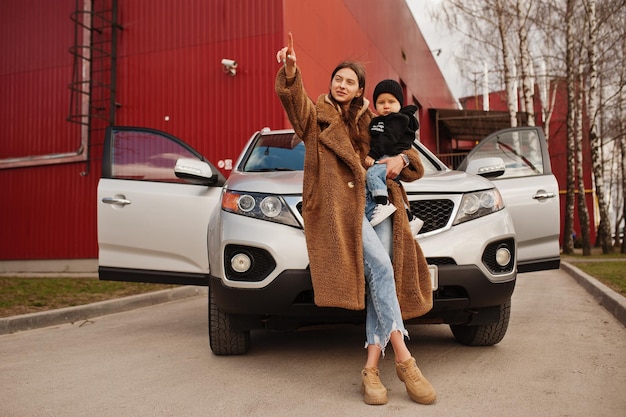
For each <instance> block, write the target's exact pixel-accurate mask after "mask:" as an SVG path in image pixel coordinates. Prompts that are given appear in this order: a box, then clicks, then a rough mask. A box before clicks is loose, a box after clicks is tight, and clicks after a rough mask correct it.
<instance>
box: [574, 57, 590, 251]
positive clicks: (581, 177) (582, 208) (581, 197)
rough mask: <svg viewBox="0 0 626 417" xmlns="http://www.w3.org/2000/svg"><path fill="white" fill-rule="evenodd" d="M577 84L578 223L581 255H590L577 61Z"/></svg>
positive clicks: (580, 70)
mask: <svg viewBox="0 0 626 417" xmlns="http://www.w3.org/2000/svg"><path fill="white" fill-rule="evenodd" d="M577 76H578V82H577V83H576V84H575V85H574V90H575V91H574V94H575V97H576V103H575V104H574V108H575V109H576V110H575V112H576V113H575V115H574V136H575V137H576V186H577V188H578V199H577V200H576V201H577V207H578V223H579V226H580V238H581V245H582V248H583V255H584V256H589V255H591V236H590V233H589V232H590V230H589V209H588V208H587V191H586V190H587V187H585V172H584V169H583V167H584V157H583V154H584V153H583V147H584V144H583V119H584V104H583V102H584V99H583V98H584V94H583V91H582V88H583V86H584V85H585V83H584V71H583V62H582V60H579V66H578V74H577Z"/></svg>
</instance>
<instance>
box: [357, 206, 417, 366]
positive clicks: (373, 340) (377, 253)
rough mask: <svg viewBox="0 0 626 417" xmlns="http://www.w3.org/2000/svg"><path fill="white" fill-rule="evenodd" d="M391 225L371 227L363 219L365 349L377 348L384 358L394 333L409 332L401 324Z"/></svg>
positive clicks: (386, 223) (405, 334)
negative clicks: (394, 272) (394, 273)
mask: <svg viewBox="0 0 626 417" xmlns="http://www.w3.org/2000/svg"><path fill="white" fill-rule="evenodd" d="M391 254H392V221H391V217H390V218H387V219H385V220H384V221H383V222H382V223H380V224H379V225H377V226H376V227H372V226H371V225H370V222H369V221H367V218H364V219H363V263H364V265H365V283H366V286H367V287H366V296H367V301H366V319H365V334H366V337H367V341H366V342H365V347H366V348H367V346H369V345H378V346H380V348H381V351H382V354H383V356H384V355H385V347H386V346H387V343H389V338H390V337H391V333H392V332H394V331H400V332H402V334H403V335H404V336H408V332H407V330H406V329H405V327H404V323H403V322H402V313H401V312H400V303H399V302H398V296H397V294H396V283H395V281H394V277H393V265H392V264H391Z"/></svg>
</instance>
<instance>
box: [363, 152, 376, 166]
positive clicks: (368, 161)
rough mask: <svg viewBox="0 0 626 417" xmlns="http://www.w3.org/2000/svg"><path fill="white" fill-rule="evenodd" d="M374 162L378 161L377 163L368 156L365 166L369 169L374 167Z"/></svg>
mask: <svg viewBox="0 0 626 417" xmlns="http://www.w3.org/2000/svg"><path fill="white" fill-rule="evenodd" d="M374 162H376V161H375V160H374V158H372V157H371V156H369V155H367V156H366V157H365V166H366V167H368V168H369V167H371V166H373V165H374Z"/></svg>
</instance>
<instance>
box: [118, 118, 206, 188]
mask: <svg viewBox="0 0 626 417" xmlns="http://www.w3.org/2000/svg"><path fill="white" fill-rule="evenodd" d="M179 158H197V157H196V155H194V154H193V153H192V152H190V151H189V150H187V149H185V148H184V147H183V146H181V144H180V143H178V142H175V141H173V140H171V139H170V138H168V137H165V136H162V135H160V134H158V133H155V132H146V131H134V130H118V131H116V132H115V140H114V142H113V148H112V160H111V169H112V171H111V173H112V177H113V178H119V179H133V180H144V181H165V182H185V181H184V180H181V179H179V178H177V177H176V175H175V174H174V166H175V165H176V161H177V160H178V159H179Z"/></svg>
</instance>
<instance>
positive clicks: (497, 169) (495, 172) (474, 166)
mask: <svg viewBox="0 0 626 417" xmlns="http://www.w3.org/2000/svg"><path fill="white" fill-rule="evenodd" d="M504 171H506V165H504V161H503V160H502V158H496V157H492V158H478V159H474V160H471V161H469V163H468V164H467V169H466V170H465V172H467V173H470V174H475V175H480V176H482V177H485V178H496V177H499V176H500V175H502V174H504Z"/></svg>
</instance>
